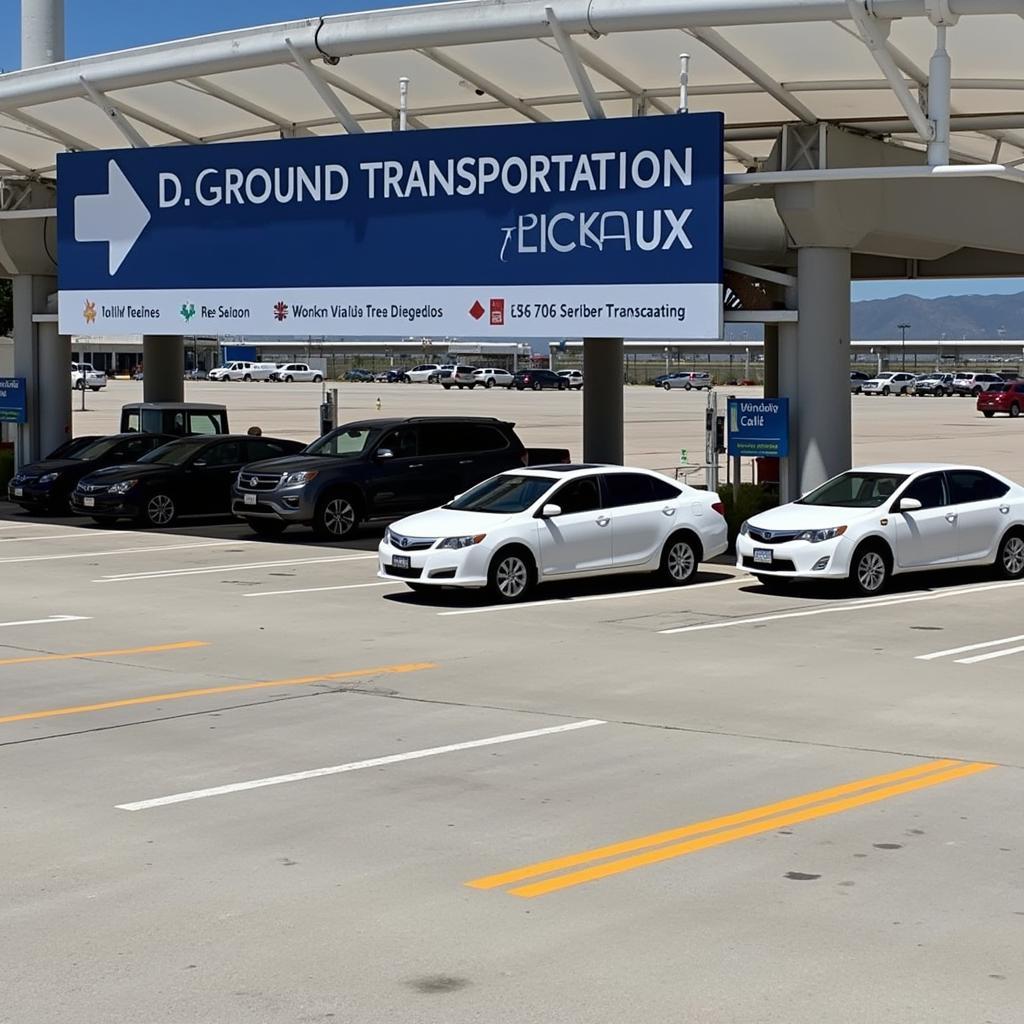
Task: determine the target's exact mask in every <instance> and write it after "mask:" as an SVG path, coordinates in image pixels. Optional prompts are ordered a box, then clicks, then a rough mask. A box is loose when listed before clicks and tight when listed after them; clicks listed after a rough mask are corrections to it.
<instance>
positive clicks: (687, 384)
mask: <svg viewBox="0 0 1024 1024" xmlns="http://www.w3.org/2000/svg"><path fill="white" fill-rule="evenodd" d="M692 388H693V385H692V384H691V383H690V382H689V381H687V382H686V383H685V384H684V385H683V390H684V391H690V390H691V389H692Z"/></svg>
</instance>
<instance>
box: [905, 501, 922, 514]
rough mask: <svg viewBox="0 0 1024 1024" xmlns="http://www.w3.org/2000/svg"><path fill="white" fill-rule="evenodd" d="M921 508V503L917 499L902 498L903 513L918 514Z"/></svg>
mask: <svg viewBox="0 0 1024 1024" xmlns="http://www.w3.org/2000/svg"><path fill="white" fill-rule="evenodd" d="M920 508H921V502H919V501H918V500H917V498H900V511H901V512H917V511H918V510H919V509H920Z"/></svg>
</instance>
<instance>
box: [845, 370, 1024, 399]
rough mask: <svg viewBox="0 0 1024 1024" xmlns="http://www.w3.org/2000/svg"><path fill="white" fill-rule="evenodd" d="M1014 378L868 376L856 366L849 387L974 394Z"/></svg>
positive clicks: (877, 392)
mask: <svg viewBox="0 0 1024 1024" xmlns="http://www.w3.org/2000/svg"><path fill="white" fill-rule="evenodd" d="M1016 379H1017V374H1016V373H970V372H966V371H961V372H957V373H942V372H936V373H918V374H914V373H908V372H906V371H887V372H885V373H879V374H876V375H875V376H874V377H869V376H868V375H867V374H866V373H863V372H861V371H859V370H851V371H850V390H851V391H852V392H853V393H854V394H855V395H860V394H865V395H884V396H889V395H933V396H935V397H940V396H950V395H973V396H977V395H980V394H983V393H985V392H986V391H990V390H992V389H999V388H1000V387H1001V385H1003V384H1006V383H1007V382H1009V381H1015V380H1016Z"/></svg>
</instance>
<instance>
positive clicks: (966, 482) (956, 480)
mask: <svg viewBox="0 0 1024 1024" xmlns="http://www.w3.org/2000/svg"><path fill="white" fill-rule="evenodd" d="M946 479H947V480H948V481H949V495H950V502H951V503H952V504H953V505H967V504H970V503H971V502H975V501H992V500H994V499H996V498H1001V497H1002V496H1003V495H1004V494H1005V493H1006V492H1007V491H1008V490H1009V489H1010V488H1009V487H1008V486H1007V485H1006V484H1004V483H1003V482H1002V480H997V479H996V478H995V477H994V476H989V475H988V473H982V472H980V471H978V470H976V469H953V470H950V471H949V472H948V473H947V474H946Z"/></svg>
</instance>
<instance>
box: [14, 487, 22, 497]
mask: <svg viewBox="0 0 1024 1024" xmlns="http://www.w3.org/2000/svg"><path fill="white" fill-rule="evenodd" d="M24 493H25V492H24V490H23V489H22V488H20V487H15V488H14V496H15V497H16V498H20V497H21V496H22V495H23V494H24Z"/></svg>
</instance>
